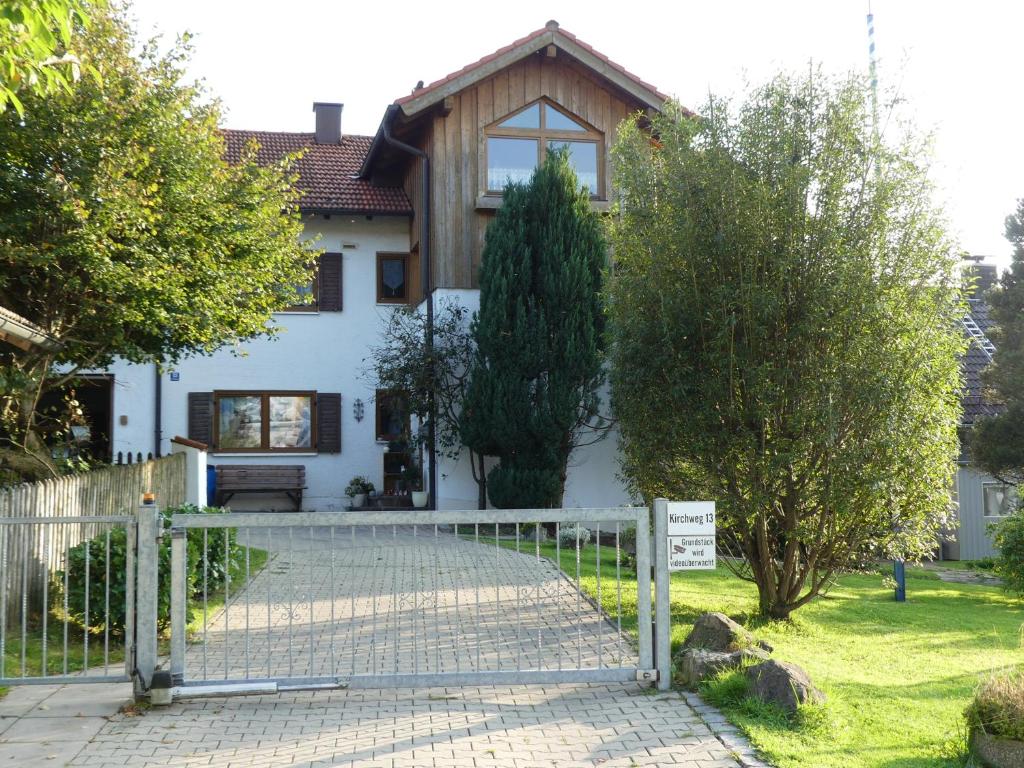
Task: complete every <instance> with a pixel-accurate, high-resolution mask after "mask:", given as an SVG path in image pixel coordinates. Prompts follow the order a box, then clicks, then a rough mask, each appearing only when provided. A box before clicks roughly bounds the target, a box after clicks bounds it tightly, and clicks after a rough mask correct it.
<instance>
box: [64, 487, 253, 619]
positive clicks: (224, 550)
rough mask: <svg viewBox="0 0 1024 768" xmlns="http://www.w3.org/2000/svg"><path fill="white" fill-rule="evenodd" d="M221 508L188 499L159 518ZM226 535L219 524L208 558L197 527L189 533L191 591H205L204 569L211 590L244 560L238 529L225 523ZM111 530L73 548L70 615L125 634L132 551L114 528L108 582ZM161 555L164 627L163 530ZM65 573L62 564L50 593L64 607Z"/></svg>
mask: <svg viewBox="0 0 1024 768" xmlns="http://www.w3.org/2000/svg"><path fill="white" fill-rule="evenodd" d="M200 511H201V512H203V513H204V514H219V513H222V512H224V511H225V510H223V509H221V508H219V507H205V508H203V509H202V510H200V509H199V508H198V507H196V506H194V505H191V504H184V505H182V506H180V507H172V508H169V509H164V510H161V512H160V524H161V526H163V527H165V528H166V527H167V526H168V525H169V524H170V519H171V516H172V515H175V514H179V513H183V514H196V513H198V512H200ZM226 530H227V534H226V535H225V534H224V533H222V532H221V531H220V530H218V531H217V533H218V535H209V536H208V537H207V544H206V560H205V563H204V559H203V537H202V534H200V533H196V534H193V535H191V536H189V538H188V548H187V549H186V561H187V573H188V590H189V597H190V598H193V597H197V596H201V595H202V589H203V571H204V566H205V570H206V588H207V592H208V593H209V591H211V590H216V589H218V588H220V587H222V586H223V585H224V583H225V581H226V578H227V573H228V570H229V568H236V569H237V567H238V566H239V564H240V563H241V562H242V558H243V554H242V553H243V549H242V547H240V546H239V545H238V544H237V542H236V536H237V532H236V531H235V530H234V529H226ZM107 554H108V552H107V535H106V533H102V534H100V535H98V536H95V537H93V538H92V539H89V540H88V541H83V542H82V543H81V544H78V545H77V546H75V547H72V548H71V549H70V550H69V552H68V558H69V559H68V563H69V565H68V569H67V581H68V589H67V613H68V618H69V619H71V621H73V622H74V623H76V624H78V625H79V626H81V627H83V628H86V627H87V628H89V629H91V630H93V631H103V630H109V631H110V633H111V635H113V636H115V637H123V636H124V625H125V594H126V586H125V570H126V562H127V557H128V542H127V535H126V533H125V529H124V528H117V529H115V530H112V531H111V532H110V550H109V573H110V578H109V584H107V582H106V579H107V571H108V567H107V566H108V557H107ZM157 556H158V559H159V564H158V568H159V590H158V593H157V626H158V627H159V628H160V629H161V630H165V629H167V628H168V627H169V626H170V623H171V537H170V536H163V537H162V538H161V539H160V545H159V548H158V551H157ZM87 560H88V574H89V579H88V582H87V580H86V561H87ZM64 578H65V574H64V571H63V570H59V571H57V572H55V573H54V576H53V587H52V590H51V594H53V596H54V607H55V608H57V609H59V610H63V607H64ZM87 583H88V589H89V611H88V616H86V610H85V603H86V600H85V598H86V585H87ZM107 586H109V589H110V607H109V612H110V613H109V625H108V624H107V621H106V620H107V616H106V590H107ZM193 604H194V602H193V601H192V600H190V601H189V609H188V613H189V615H188V616H187V617H186V620H187V621H189V620H191V618H192V616H191V614H192V610H193V609H192V606H193Z"/></svg>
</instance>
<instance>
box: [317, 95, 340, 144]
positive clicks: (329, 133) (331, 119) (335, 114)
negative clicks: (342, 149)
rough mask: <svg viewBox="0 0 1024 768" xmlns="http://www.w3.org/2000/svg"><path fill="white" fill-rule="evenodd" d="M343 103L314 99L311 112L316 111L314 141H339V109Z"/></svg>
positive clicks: (318, 142) (320, 142)
mask: <svg viewBox="0 0 1024 768" xmlns="http://www.w3.org/2000/svg"><path fill="white" fill-rule="evenodd" d="M344 106H345V105H344V104H337V103H334V102H329V101H314V102H313V112H315V113H316V143H317V144H340V143H341V109H342V107H344Z"/></svg>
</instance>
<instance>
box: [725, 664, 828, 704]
mask: <svg viewBox="0 0 1024 768" xmlns="http://www.w3.org/2000/svg"><path fill="white" fill-rule="evenodd" d="M745 674H746V676H747V679H748V680H749V681H750V692H751V693H752V694H753V695H754V696H756V697H757V698H759V699H760V700H761V701H764V702H767V703H769V704H775V705H777V706H779V707H781V708H782V709H783V710H784V711H786V712H788V713H790V714H793V713H794V712H796V709H797V706H798V705H800V704H805V703H811V704H821V703H822V702H824V701H825V694H824V693H822V692H821V691H819V690H818V689H817V688H815V687H814V685H813V684H812V683H811V678H810V677H808V675H807V673H806V672H804V670H803V669H802V668H800V667H798V666H797V665H796V664H790V663H789V662H787V661H774V660H772V661H765V662H763V663H761V664H757V665H756V666H753V667H747V670H746V673H745Z"/></svg>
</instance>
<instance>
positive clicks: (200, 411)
mask: <svg viewBox="0 0 1024 768" xmlns="http://www.w3.org/2000/svg"><path fill="white" fill-rule="evenodd" d="M188 439H189V440H196V441H197V442H200V443H206V444H207V445H209V446H210V447H213V392H189V393H188Z"/></svg>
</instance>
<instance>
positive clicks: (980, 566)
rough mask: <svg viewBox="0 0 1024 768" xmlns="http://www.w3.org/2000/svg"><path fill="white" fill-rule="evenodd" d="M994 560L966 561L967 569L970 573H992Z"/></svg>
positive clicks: (980, 558) (984, 558)
mask: <svg viewBox="0 0 1024 768" xmlns="http://www.w3.org/2000/svg"><path fill="white" fill-rule="evenodd" d="M995 567H996V559H995V558H994V557H979V558H978V559H977V560H968V561H967V568H968V570H971V571H992V570H995Z"/></svg>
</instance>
